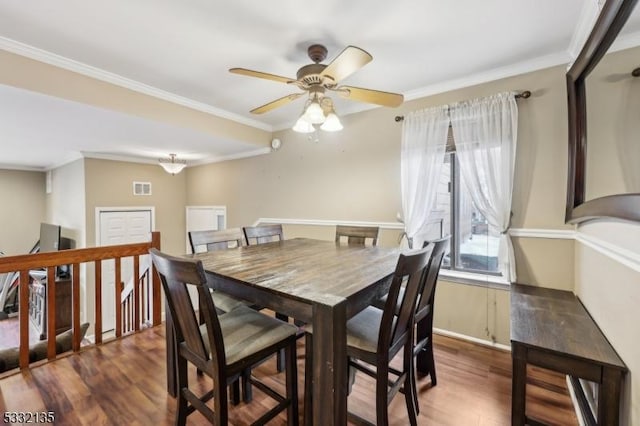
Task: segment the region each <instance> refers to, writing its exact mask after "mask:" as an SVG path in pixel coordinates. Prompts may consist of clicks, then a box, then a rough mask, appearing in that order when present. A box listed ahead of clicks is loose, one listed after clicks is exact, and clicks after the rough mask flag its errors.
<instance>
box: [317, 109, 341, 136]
mask: <svg viewBox="0 0 640 426" xmlns="http://www.w3.org/2000/svg"><path fill="white" fill-rule="evenodd" d="M320 129H322V130H324V131H325V132H337V131H340V130H342V123H341V122H340V119H339V118H338V116H337V115H336V114H335V113H334V112H330V113H329V114H328V115H327V118H326V119H325V121H324V123H323V124H322V126H320Z"/></svg>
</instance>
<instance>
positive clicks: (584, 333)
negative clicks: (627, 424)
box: [511, 284, 627, 426]
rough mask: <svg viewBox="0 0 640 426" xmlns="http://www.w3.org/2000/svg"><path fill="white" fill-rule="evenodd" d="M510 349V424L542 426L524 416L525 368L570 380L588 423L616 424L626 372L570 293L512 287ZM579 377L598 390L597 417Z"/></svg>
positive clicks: (591, 320)
mask: <svg viewBox="0 0 640 426" xmlns="http://www.w3.org/2000/svg"><path fill="white" fill-rule="evenodd" d="M511 350H512V353H511V356H512V359H513V385H512V386H513V388H512V391H513V399H512V407H511V424H512V425H516V426H517V425H524V424H533V425H535V424H540V423H539V422H538V421H536V420H535V419H532V418H529V417H527V415H526V410H525V401H526V382H527V364H532V365H537V366H539V367H542V368H547V369H550V370H554V371H558V372H561V373H564V374H567V375H569V377H570V378H571V383H572V385H573V387H574V390H575V391H576V392H577V394H578V395H577V396H578V402H579V404H578V406H579V408H580V409H581V411H582V413H583V417H584V419H585V420H586V423H587V424H589V425H591V424H596V420H597V424H599V425H618V424H619V418H620V395H621V391H622V379H623V376H624V375H625V374H626V372H627V367H626V366H625V364H624V362H622V360H621V359H620V357H619V356H618V354H617V353H616V351H615V350H614V349H613V347H612V346H611V344H610V343H609V342H608V341H607V339H606V337H605V336H604V334H602V331H600V329H599V328H598V325H597V324H596V323H595V322H594V321H593V319H592V318H591V316H590V315H589V313H588V312H587V310H586V309H585V308H584V306H583V305H582V303H581V302H580V300H579V299H578V298H577V297H576V296H575V295H574V294H573V293H572V292H569V291H562V290H554V289H548V288H540V287H533V286H528V285H522V284H512V286H511ZM577 378H581V379H586V380H589V381H592V382H595V383H598V385H599V391H598V401H597V413H595V415H594V413H592V412H591V410H590V409H589V407H588V405H587V404H584V403H580V401H581V398H582V399H583V401H584V393H583V392H582V387H581V386H580V385H579V382H578V380H577Z"/></svg>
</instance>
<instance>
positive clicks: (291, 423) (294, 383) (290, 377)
mask: <svg viewBox="0 0 640 426" xmlns="http://www.w3.org/2000/svg"><path fill="white" fill-rule="evenodd" d="M296 359H297V358H296V340H295V339H294V340H293V341H292V343H291V344H290V345H289V346H287V348H286V349H285V362H286V367H287V368H286V373H285V375H286V383H287V398H288V399H289V400H290V403H289V407H287V425H288V426H297V425H298V365H297V363H296Z"/></svg>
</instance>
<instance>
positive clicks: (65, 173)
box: [46, 159, 86, 248]
mask: <svg viewBox="0 0 640 426" xmlns="http://www.w3.org/2000/svg"><path fill="white" fill-rule="evenodd" d="M84 182H85V179H84V160H82V159H81V160H77V161H74V162H72V163H69V164H66V165H64V166H62V167H58V168H57V169H54V170H52V171H51V193H50V194H47V196H46V201H47V222H49V223H53V224H56V225H60V226H62V232H61V235H62V236H63V237H67V238H73V239H74V240H75V243H76V248H82V247H86V235H85V228H86V222H85V219H86V214H85V209H86V207H85V187H84Z"/></svg>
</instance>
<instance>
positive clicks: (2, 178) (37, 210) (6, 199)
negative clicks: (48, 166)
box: [0, 170, 46, 255]
mask: <svg viewBox="0 0 640 426" xmlns="http://www.w3.org/2000/svg"><path fill="white" fill-rule="evenodd" d="M44 192H45V174H44V173H43V172H26V171H18V170H0V200H2V202H1V206H0V224H2V225H1V226H0V251H2V252H4V253H5V254H6V255H14V254H24V253H28V252H29V250H31V248H32V247H33V245H34V244H35V243H36V241H38V239H39V238H40V222H44V221H45V217H46V214H45V212H46V209H45V194H44Z"/></svg>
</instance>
